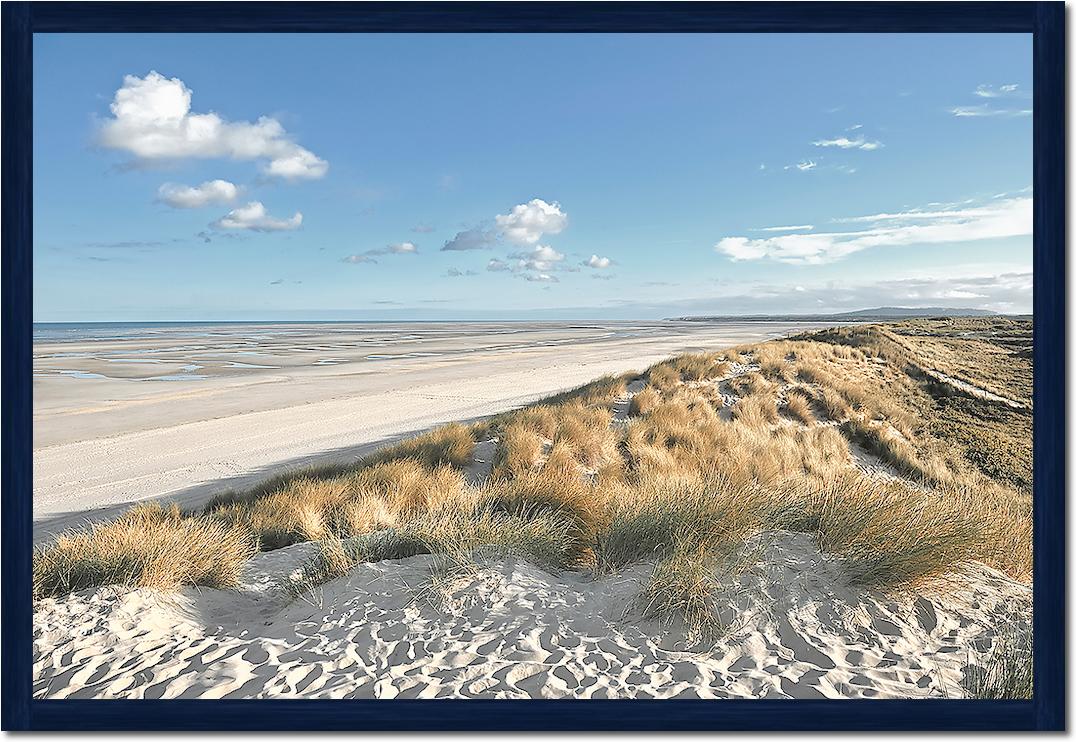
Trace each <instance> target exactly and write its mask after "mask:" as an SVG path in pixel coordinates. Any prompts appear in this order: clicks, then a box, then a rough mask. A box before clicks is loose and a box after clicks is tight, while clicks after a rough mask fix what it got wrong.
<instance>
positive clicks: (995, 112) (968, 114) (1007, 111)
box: [949, 105, 1032, 118]
mask: <svg viewBox="0 0 1076 742" xmlns="http://www.w3.org/2000/svg"><path fill="white" fill-rule="evenodd" d="M949 113H951V114H953V115H954V116H956V117H957V118H980V117H985V116H1007V117H1016V116H1030V115H1031V113H1032V110H1031V109H1030V108H1019V109H1013V108H991V107H990V106H987V105H982V106H956V107H954V108H950V109H949Z"/></svg>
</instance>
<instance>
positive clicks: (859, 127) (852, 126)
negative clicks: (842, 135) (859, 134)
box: [845, 124, 863, 131]
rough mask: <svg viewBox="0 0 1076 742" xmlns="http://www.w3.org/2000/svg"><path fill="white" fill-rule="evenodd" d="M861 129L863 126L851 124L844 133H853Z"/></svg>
mask: <svg viewBox="0 0 1076 742" xmlns="http://www.w3.org/2000/svg"><path fill="white" fill-rule="evenodd" d="M862 128H863V124H852V125H851V126H849V127H848V128H847V129H845V131H855V130H856V129H862Z"/></svg>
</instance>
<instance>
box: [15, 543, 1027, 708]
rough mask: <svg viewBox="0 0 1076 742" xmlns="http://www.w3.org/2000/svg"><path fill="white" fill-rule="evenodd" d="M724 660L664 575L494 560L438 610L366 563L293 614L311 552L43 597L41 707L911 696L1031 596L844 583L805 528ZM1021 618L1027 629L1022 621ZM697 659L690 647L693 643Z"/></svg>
mask: <svg viewBox="0 0 1076 742" xmlns="http://www.w3.org/2000/svg"><path fill="white" fill-rule="evenodd" d="M757 538H758V542H757V546H758V551H757V552H756V553H757V554H758V557H757V559H758V561H757V563H756V564H755V565H754V566H753V567H751V568H749V569H748V570H747V571H746V572H745V573H743V574H741V575H740V576H739V577H738V578H733V577H729V578H727V580H726V584H727V587H726V589H725V590H723V591H722V593H721V596H720V597H719V599H718V601H717V605H718V607H719V613H720V615H722V616H723V617H724V619H725V620H726V621H727V622H728V623H727V633H726V634H725V635H724V636H723V637H721V638H720V640H718V641H717V642H716V644H714V645H712V647H711V648H710V649H709V651H706V652H701V651H698V650H699V648H697V647H696V648H689V647H686V646H684V642H683V638H682V632H681V630H680V629H679V628H678V627H677V626H676V625H662V624H657V623H654V622H652V621H644V620H642V619H641V618H640V616H639V611H638V609H637V608H636V607H634V606H633V604H632V601H633V597H634V596H635V595H636V594H637V593H638V591H639V589H640V586H641V585H642V584H643V582H644V581H645V579H646V577H647V575H648V573H649V570H650V569H651V567H652V565H647V564H641V565H636V566H635V567H632V568H630V569H628V570H626V571H625V572H624V573H622V574H620V575H618V576H613V577H604V578H600V579H594V578H591V577H588V576H585V575H581V574H575V573H562V574H557V575H553V574H549V573H547V572H544V571H542V570H541V569H538V568H536V567H534V566H532V565H530V564H527V563H525V562H522V561H519V560H515V559H511V558H505V557H494V556H493V555H487V556H486V557H484V558H480V559H479V564H480V565H481V569H480V570H479V571H478V572H477V573H476V574H470V575H467V576H464V577H461V578H460V580H459V581H458V582H457V583H455V584H454V585H453V586H452V587H451V588H450V591H449V592H448V593H447V594H441V595H440V596H439V597H437V598H436V599H431V597H430V595H429V594H428V592H427V591H426V590H424V586H425V585H426V584H428V580H429V574H430V565H431V558H430V557H415V558H411V559H404V560H399V561H386V562H379V563H375V564H364V565H360V566H359V567H357V568H356V569H355V570H354V571H353V572H352V573H351V574H350V575H348V576H346V577H343V578H340V579H337V580H334V581H332V582H330V583H327V584H325V585H323V586H321V587H319V588H317V589H315V590H314V591H313V592H312V593H309V594H307V595H306V596H305V597H302V598H300V599H298V600H296V601H294V602H292V603H290V604H287V603H286V601H285V598H284V597H283V593H282V592H281V591H280V590H279V589H278V588H274V585H276V584H278V580H279V579H280V578H282V577H284V576H286V575H287V574H288V573H289V572H293V571H294V570H295V569H296V568H297V567H298V566H300V565H301V564H302V563H304V562H305V561H306V560H308V559H309V558H310V557H311V556H313V555H314V554H315V553H316V548H317V547H316V545H315V544H310V543H307V544H298V545H296V546H292V547H289V548H287V549H281V550H279V551H275V552H269V553H265V554H260V555H258V556H256V557H254V558H253V559H252V560H251V561H250V564H249V565H248V569H247V571H246V575H245V578H244V581H243V582H244V584H243V587H242V588H241V589H239V590H236V591H221V590H207V589H203V590H196V589H192V588H188V589H185V590H183V591H182V592H180V593H178V594H175V595H161V594H158V593H155V592H153V591H150V590H146V589H138V590H131V589H126V588H123V589H121V588H97V589H90V590H84V591H82V592H79V593H76V594H74V595H71V596H68V597H65V598H62V599H58V600H54V599H49V600H44V601H41V602H40V603H39V604H38V606H37V609H36V611H35V614H34V658H33V662H34V681H33V682H34V696H35V697H36V698H45V697H48V698H221V697H228V698H266V697H277V698H279V697H311V698H459V697H487V698H537V697H542V698H562V697H572V698H601V697H615V698H623V697H633V698H647V697H659V698H673V697H681V698H683V697H703V698H727V697H742V698H775V697H793V698H823V697H824V698H863V697H870V698H894V697H898V698H907V697H949V698H959V697H961V695H962V694H963V692H964V691H963V690H962V687H961V686H962V680H963V673H962V668H963V667H964V666H965V665H966V664H968V663H969V661H970V663H971V664H975V663H976V662H982V658H983V657H987V656H989V654H990V652H991V650H992V648H993V646H994V645H995V638H996V636H997V635H998V634H999V633H1006V634H1011V632H1012V631H1013V630H1014V629H1015V630H1025V631H1030V630H1031V626H1030V622H1031V590H1030V588H1029V587H1028V586H1025V585H1022V584H1020V583H1016V582H1013V581H1012V580H1009V579H1008V578H1006V577H1005V576H1004V575H1002V574H1000V573H998V572H996V571H994V570H991V569H989V568H987V567H984V566H982V565H971V566H970V567H968V569H967V571H966V573H965V575H964V576H963V577H960V578H956V577H954V578H952V580H953V581H952V582H951V583H950V584H945V585H938V586H936V589H935V590H933V591H928V592H926V593H925V594H921V595H918V596H916V595H912V596H907V597H903V598H887V597H883V596H881V595H879V594H877V593H873V592H869V591H865V590H861V589H857V588H852V587H849V586H847V585H846V584H845V583H844V582H843V580H842V577H841V569H840V563H839V561H837V560H835V559H832V558H828V557H825V556H823V555H822V554H821V553H819V551H818V549H817V548H816V547H815V545H814V543H813V540H812V539H811V538H810V537H809V536H806V535H803V534H794V533H787V532H771V533H765V534H760V535H759V536H758V537H757ZM1014 622H1016V623H1017V625H1016V626H1015V627H1014V626H1013V623H1014ZM688 649H693V651H685V650H688Z"/></svg>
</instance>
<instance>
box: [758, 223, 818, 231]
mask: <svg viewBox="0 0 1076 742" xmlns="http://www.w3.org/2000/svg"><path fill="white" fill-rule="evenodd" d="M811 229H814V225H813V224H792V225H789V226H787V227H762V228H761V229H759V230H758V231H759V232H802V231H807V230H811Z"/></svg>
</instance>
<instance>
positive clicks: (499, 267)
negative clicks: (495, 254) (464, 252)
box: [486, 258, 512, 272]
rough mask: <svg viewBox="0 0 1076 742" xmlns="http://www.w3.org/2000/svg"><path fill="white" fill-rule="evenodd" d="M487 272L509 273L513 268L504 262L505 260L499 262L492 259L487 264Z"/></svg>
mask: <svg viewBox="0 0 1076 742" xmlns="http://www.w3.org/2000/svg"><path fill="white" fill-rule="evenodd" d="M486 270H488V271H496V272H502V271H509V270H512V266H510V265H508V263H506V262H504V261H503V260H498V259H497V258H490V260H489V262H488V263H486Z"/></svg>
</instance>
